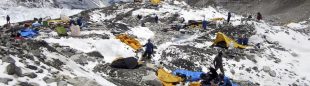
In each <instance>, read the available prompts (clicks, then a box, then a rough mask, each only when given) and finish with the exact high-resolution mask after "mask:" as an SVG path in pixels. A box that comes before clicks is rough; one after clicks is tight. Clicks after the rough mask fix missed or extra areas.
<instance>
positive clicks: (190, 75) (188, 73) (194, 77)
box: [172, 69, 203, 81]
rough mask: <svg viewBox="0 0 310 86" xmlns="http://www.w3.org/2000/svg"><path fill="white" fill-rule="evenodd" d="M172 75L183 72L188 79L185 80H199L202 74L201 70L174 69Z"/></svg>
mask: <svg viewBox="0 0 310 86" xmlns="http://www.w3.org/2000/svg"><path fill="white" fill-rule="evenodd" d="M172 73H173V74H174V75H176V74H177V73H180V74H184V75H185V76H186V77H187V78H188V80H187V81H199V80H200V75H201V74H203V72H194V71H189V70H180V69H178V70H174V71H173V72H172Z"/></svg>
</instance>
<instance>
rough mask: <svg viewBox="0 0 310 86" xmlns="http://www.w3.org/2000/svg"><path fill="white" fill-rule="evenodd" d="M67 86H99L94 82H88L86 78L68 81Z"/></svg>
mask: <svg viewBox="0 0 310 86" xmlns="http://www.w3.org/2000/svg"><path fill="white" fill-rule="evenodd" d="M68 83H69V84H72V85H74V86H101V85H100V84H98V83H97V82H96V81H94V80H90V79H88V78H86V77H75V78H72V79H69V80H68Z"/></svg>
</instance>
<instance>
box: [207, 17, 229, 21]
mask: <svg viewBox="0 0 310 86" xmlns="http://www.w3.org/2000/svg"><path fill="white" fill-rule="evenodd" d="M222 20H225V18H211V19H210V21H222Z"/></svg>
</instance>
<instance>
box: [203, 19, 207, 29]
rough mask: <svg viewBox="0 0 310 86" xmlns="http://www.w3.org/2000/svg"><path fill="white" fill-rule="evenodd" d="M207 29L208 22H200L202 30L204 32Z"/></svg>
mask: <svg viewBox="0 0 310 86" xmlns="http://www.w3.org/2000/svg"><path fill="white" fill-rule="evenodd" d="M207 27H208V22H207V21H206V20H205V19H204V20H203V21H202V28H203V29H204V30H206V29H207Z"/></svg>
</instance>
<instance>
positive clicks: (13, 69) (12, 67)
mask: <svg viewBox="0 0 310 86" xmlns="http://www.w3.org/2000/svg"><path fill="white" fill-rule="evenodd" d="M6 71H7V73H8V74H9V75H14V74H16V75H17V76H20V77H22V76H23V74H22V70H21V69H20V68H19V67H17V66H16V65H15V64H14V63H11V64H9V65H8V66H7V67H6Z"/></svg>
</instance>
